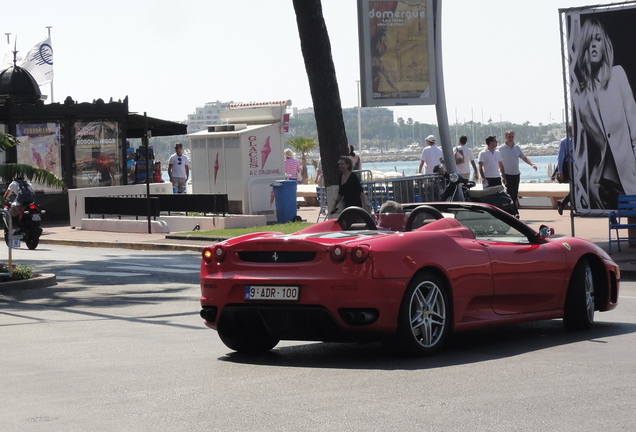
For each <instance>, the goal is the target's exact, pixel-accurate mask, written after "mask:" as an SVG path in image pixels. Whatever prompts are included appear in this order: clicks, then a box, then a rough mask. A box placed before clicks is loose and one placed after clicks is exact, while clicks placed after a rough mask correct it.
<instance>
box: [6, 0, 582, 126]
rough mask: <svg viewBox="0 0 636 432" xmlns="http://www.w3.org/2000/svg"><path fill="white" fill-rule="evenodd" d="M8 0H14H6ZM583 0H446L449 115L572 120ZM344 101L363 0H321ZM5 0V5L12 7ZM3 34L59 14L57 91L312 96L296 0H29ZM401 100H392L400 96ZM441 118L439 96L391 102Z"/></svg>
mask: <svg viewBox="0 0 636 432" xmlns="http://www.w3.org/2000/svg"><path fill="white" fill-rule="evenodd" d="M5 1H8V0H5ZM587 4H590V3H585V2H581V1H574V0H485V1H476V0H445V1H443V2H442V51H443V52H442V56H443V67H444V82H445V91H446V105H447V111H448V114H447V115H448V119H449V123H451V124H454V123H455V122H456V121H457V122H459V123H463V122H467V121H471V120H474V121H476V122H488V121H489V119H490V120H492V121H493V122H498V121H501V120H503V121H510V122H514V123H524V122H526V121H528V122H530V123H531V124H533V125H538V124H539V123H542V124H549V123H552V122H562V121H563V117H564V95H563V74H562V66H561V42H560V28H559V13H558V10H559V9H560V8H570V7H576V6H584V5H587ZM322 6H323V15H324V17H325V22H326V25H327V30H328V32H329V36H330V40H331V48H332V55H333V60H334V65H335V68H336V75H337V78H338V85H339V90H340V98H341V102H342V106H343V108H351V107H356V106H357V104H358V88H357V83H356V80H359V77H360V66H359V56H358V52H359V51H358V30H357V27H358V26H357V2H356V1H355V0H322ZM3 9H6V8H3ZM3 18H4V19H3V20H2V23H1V24H0V38H3V39H0V41H1V42H2V44H0V46H3V47H4V48H6V47H7V36H6V35H5V34H6V33H10V36H9V39H10V46H11V49H13V47H14V43H16V41H15V38H16V37H17V49H18V51H19V52H20V54H21V55H25V54H26V53H27V52H28V51H29V50H30V49H31V48H32V47H33V46H34V45H35V44H37V43H38V42H40V41H41V40H43V39H44V38H46V36H47V32H48V29H47V28H46V27H47V26H51V27H52V28H51V29H50V32H51V42H52V47H53V52H54V60H53V62H54V76H55V78H54V81H53V84H52V86H50V85H48V84H47V85H45V86H43V87H41V90H42V93H43V94H46V95H47V96H48V97H49V99H48V101H47V103H48V102H50V101H51V87H52V92H53V95H52V98H53V101H54V102H63V101H64V99H66V97H67V96H71V97H72V98H73V99H74V100H75V101H77V102H92V101H93V100H95V99H99V98H101V99H103V100H104V101H106V102H108V101H109V100H110V99H111V98H113V100H115V101H116V100H119V99H122V100H123V98H124V97H126V96H128V98H129V109H130V111H131V112H138V113H144V112H146V113H147V114H148V116H150V117H157V118H162V119H166V120H173V121H185V120H186V119H187V115H188V114H192V113H194V111H195V109H196V107H200V106H203V105H204V104H205V103H206V102H214V101H222V102H229V101H233V102H266V101H280V100H291V101H292V106H294V107H298V108H307V107H311V106H312V100H311V95H310V92H309V84H308V81H307V75H306V72H305V66H304V62H303V58H302V54H301V51H300V41H299V38H298V28H297V26H296V18H295V14H294V8H293V4H292V0H180V1H169V0H127V1H123V0H109V1H108V2H101V3H100V4H99V6H97V5H95V4H94V3H93V2H87V1H86V0H57V1H50V0H46V1H42V0H23V1H21V2H13V3H12V5H11V8H10V11H8V10H4V11H3ZM389 108H391V107H389ZM391 109H393V110H394V112H395V115H396V118H397V117H403V118H404V119H407V118H412V119H413V120H414V121H419V122H422V123H435V124H436V123H437V120H436V113H435V108H434V106H415V107H400V108H395V107H393V108H391Z"/></svg>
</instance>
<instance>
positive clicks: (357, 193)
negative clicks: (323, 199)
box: [332, 156, 369, 213]
mask: <svg viewBox="0 0 636 432" xmlns="http://www.w3.org/2000/svg"><path fill="white" fill-rule="evenodd" d="M338 168H340V175H339V176H338V196H337V197H336V202H335V203H334V205H333V209H332V210H333V211H332V213H335V212H336V211H338V203H339V202H340V200H344V206H345V208H347V207H351V206H357V207H362V208H363V209H365V210H366V211H369V210H368V208H367V200H366V196H365V195H364V190H363V189H362V185H361V184H360V179H359V178H358V176H357V175H355V174H353V173H352V172H351V171H352V170H353V162H352V161H351V158H350V157H348V156H341V157H340V159H339V160H338Z"/></svg>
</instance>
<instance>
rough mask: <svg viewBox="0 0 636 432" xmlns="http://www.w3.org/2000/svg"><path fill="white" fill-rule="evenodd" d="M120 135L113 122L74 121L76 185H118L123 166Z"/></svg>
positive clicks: (81, 186) (74, 177)
mask: <svg viewBox="0 0 636 432" xmlns="http://www.w3.org/2000/svg"><path fill="white" fill-rule="evenodd" d="M120 136H121V134H120V132H119V127H118V124H117V122H115V121H91V122H81V121H79V122H76V123H75V131H74V147H75V172H74V173H73V179H74V182H75V187H78V188H83V187H98V186H117V185H119V183H120V179H121V169H122V168H121V166H122V164H121V160H120V159H121V157H120V155H121V154H122V143H121V137H120Z"/></svg>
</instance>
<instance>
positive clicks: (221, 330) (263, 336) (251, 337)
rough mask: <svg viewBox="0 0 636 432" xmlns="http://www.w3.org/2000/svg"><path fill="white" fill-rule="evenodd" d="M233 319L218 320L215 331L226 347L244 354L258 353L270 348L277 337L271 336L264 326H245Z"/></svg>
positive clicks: (274, 343) (273, 345)
mask: <svg viewBox="0 0 636 432" xmlns="http://www.w3.org/2000/svg"><path fill="white" fill-rule="evenodd" d="M244 324H245V323H240V324H239V323H237V321H235V320H223V319H222V320H220V321H219V326H218V328H217V332H218V334H219V337H220V338H221V341H222V342H223V343H224V344H225V346H226V347H228V348H229V349H232V350H234V351H238V352H241V353H246V354H258V353H263V352H266V351H269V350H271V349H272V348H274V347H275V346H276V345H278V342H280V340H279V339H276V338H273V337H271V336H270V335H269V333H267V331H266V330H265V329H264V328H260V327H258V326H256V327H255V326H249V327H248V326H245V325H244Z"/></svg>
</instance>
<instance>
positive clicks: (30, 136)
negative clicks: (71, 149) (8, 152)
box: [16, 123, 62, 188]
mask: <svg viewBox="0 0 636 432" xmlns="http://www.w3.org/2000/svg"><path fill="white" fill-rule="evenodd" d="M60 131H61V128H60V124H59V123H19V124H18V125H16V138H17V139H18V141H20V145H19V146H17V152H18V155H17V156H18V163H20V164H25V165H31V166H33V167H36V168H40V169H45V170H47V171H50V172H52V173H53V174H55V176H56V177H57V178H62V162H61V141H62V140H61V132H60ZM34 186H35V185H34ZM36 187H37V188H41V186H40V185H38V186H36Z"/></svg>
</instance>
